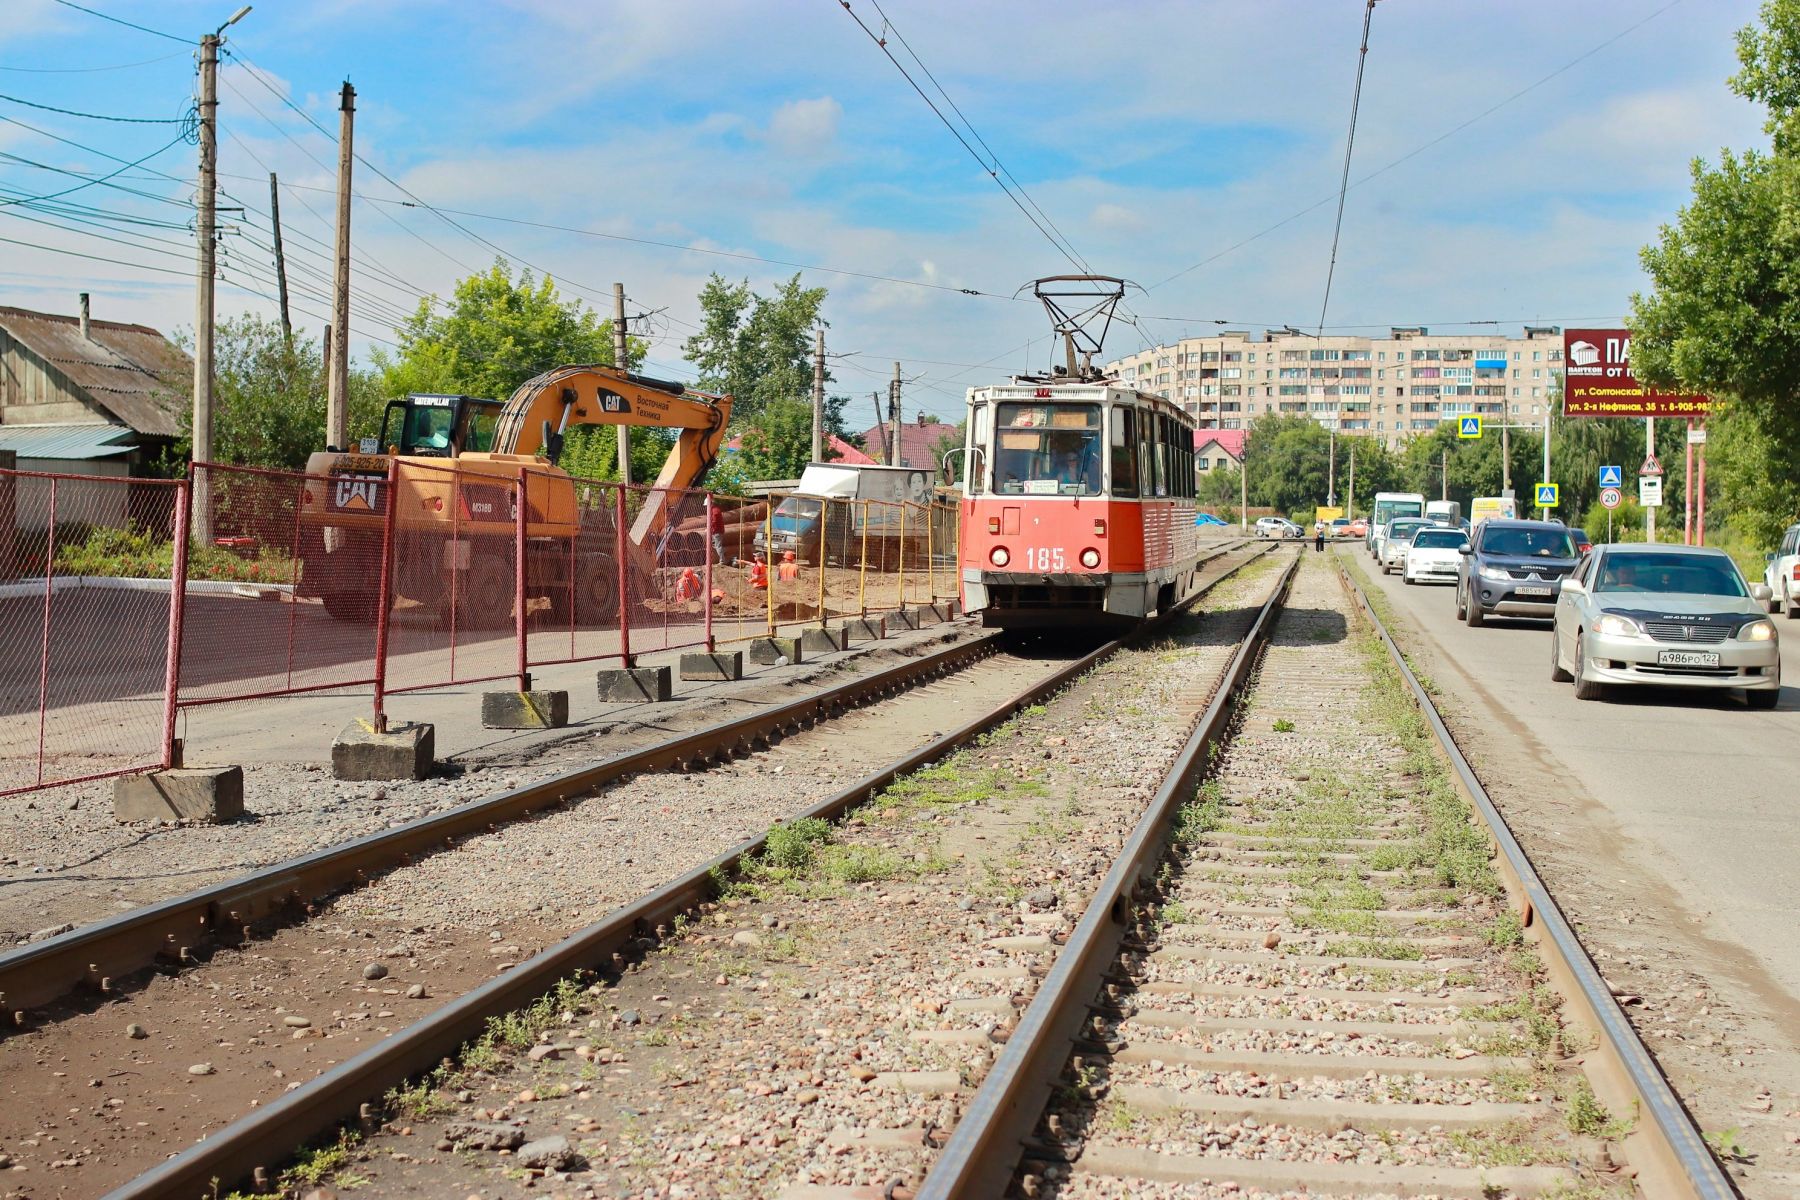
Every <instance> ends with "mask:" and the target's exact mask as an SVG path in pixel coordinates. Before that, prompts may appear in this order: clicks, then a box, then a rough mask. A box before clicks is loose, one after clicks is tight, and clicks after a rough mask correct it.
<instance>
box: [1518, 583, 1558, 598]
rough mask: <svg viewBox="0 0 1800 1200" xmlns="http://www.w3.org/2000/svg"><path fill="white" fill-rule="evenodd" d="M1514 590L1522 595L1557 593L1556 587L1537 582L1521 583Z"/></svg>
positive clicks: (1551, 594) (1549, 594) (1550, 594)
mask: <svg viewBox="0 0 1800 1200" xmlns="http://www.w3.org/2000/svg"><path fill="white" fill-rule="evenodd" d="M1513 591H1515V592H1517V593H1519V595H1521V596H1553V595H1555V594H1556V589H1555V588H1551V587H1544V586H1543V585H1541V584H1535V583H1528V584H1521V585H1520V586H1518V587H1516V588H1514V589H1513Z"/></svg>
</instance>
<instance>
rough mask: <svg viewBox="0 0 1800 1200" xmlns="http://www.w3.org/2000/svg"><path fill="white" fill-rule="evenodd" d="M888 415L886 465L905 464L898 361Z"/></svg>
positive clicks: (890, 392)
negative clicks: (891, 429)
mask: <svg viewBox="0 0 1800 1200" xmlns="http://www.w3.org/2000/svg"><path fill="white" fill-rule="evenodd" d="M1069 345H1070V347H1071V350H1070V354H1069V357H1070V362H1071V363H1073V362H1074V350H1073V346H1074V342H1073V341H1071V342H1070V343H1069ZM888 416H889V418H891V419H892V421H893V423H894V436H893V437H892V438H890V439H889V440H888V465H889V466H893V467H901V466H905V465H906V464H905V462H904V460H903V459H902V458H901V457H900V424H901V421H900V364H899V363H895V364H894V382H892V383H890V384H889V385H888Z"/></svg>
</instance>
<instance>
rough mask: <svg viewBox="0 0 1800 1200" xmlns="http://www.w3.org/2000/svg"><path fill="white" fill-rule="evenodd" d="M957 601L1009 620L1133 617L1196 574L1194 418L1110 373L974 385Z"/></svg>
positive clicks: (989, 619) (999, 621)
mask: <svg viewBox="0 0 1800 1200" xmlns="http://www.w3.org/2000/svg"><path fill="white" fill-rule="evenodd" d="M962 467H963V478H962V485H963V502H962V518H963V519H962V544H961V550H960V555H959V557H960V562H959V566H960V567H961V573H962V595H963V605H964V607H965V608H966V609H967V610H969V611H970V612H976V611H979V612H980V613H981V614H982V620H983V623H984V624H988V625H998V626H1004V627H1014V628H1019V627H1044V626H1061V625H1091V624H1095V623H1101V622H1115V623H1129V622H1132V621H1137V620H1142V619H1143V618H1145V617H1147V616H1149V615H1151V614H1152V613H1156V612H1164V611H1167V610H1168V609H1169V608H1170V606H1172V605H1173V604H1175V603H1176V602H1177V601H1178V600H1180V599H1182V598H1183V597H1185V596H1186V595H1188V593H1189V592H1190V591H1192V589H1193V587H1194V578H1195V575H1196V574H1197V572H1198V565H1199V563H1198V560H1199V536H1198V533H1197V532H1196V530H1195V528H1194V422H1193V420H1192V418H1190V417H1189V416H1188V415H1187V414H1186V413H1184V412H1183V411H1182V410H1181V409H1180V408H1179V407H1177V406H1176V405H1174V404H1171V403H1170V402H1169V401H1167V400H1164V399H1163V398H1162V397H1160V396H1152V395H1148V394H1146V393H1144V392H1139V391H1136V390H1135V389H1133V388H1129V387H1124V386H1121V385H1120V384H1118V383H1116V382H1111V381H1098V382H1072V381H1071V382H1064V381H1061V380H1054V379H1053V380H1049V381H1044V382H1038V381H1035V380H1031V379H1027V378H1021V379H1015V380H1014V381H1013V383H1011V384H1009V385H1004V386H996V387H979V388H971V389H970V391H969V414H968V433H967V438H966V442H965V445H964V453H963V463H962Z"/></svg>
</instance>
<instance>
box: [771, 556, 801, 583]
mask: <svg viewBox="0 0 1800 1200" xmlns="http://www.w3.org/2000/svg"><path fill="white" fill-rule="evenodd" d="M775 578H777V579H779V580H782V581H783V582H786V581H788V580H790V579H798V578H800V564H799V563H797V562H795V561H794V552H793V551H792V550H784V551H782V552H781V565H780V566H779V567H776V568H775Z"/></svg>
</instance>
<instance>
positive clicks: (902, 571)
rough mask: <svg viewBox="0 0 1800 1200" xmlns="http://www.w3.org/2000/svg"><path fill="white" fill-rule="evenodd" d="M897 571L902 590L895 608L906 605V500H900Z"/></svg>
mask: <svg viewBox="0 0 1800 1200" xmlns="http://www.w3.org/2000/svg"><path fill="white" fill-rule="evenodd" d="M895 572H896V574H898V575H899V577H900V591H899V598H898V601H897V602H896V603H895V605H894V607H895V608H905V607H906V501H904V500H902V501H901V502H900V559H899V561H898V562H897V563H896V564H895Z"/></svg>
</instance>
